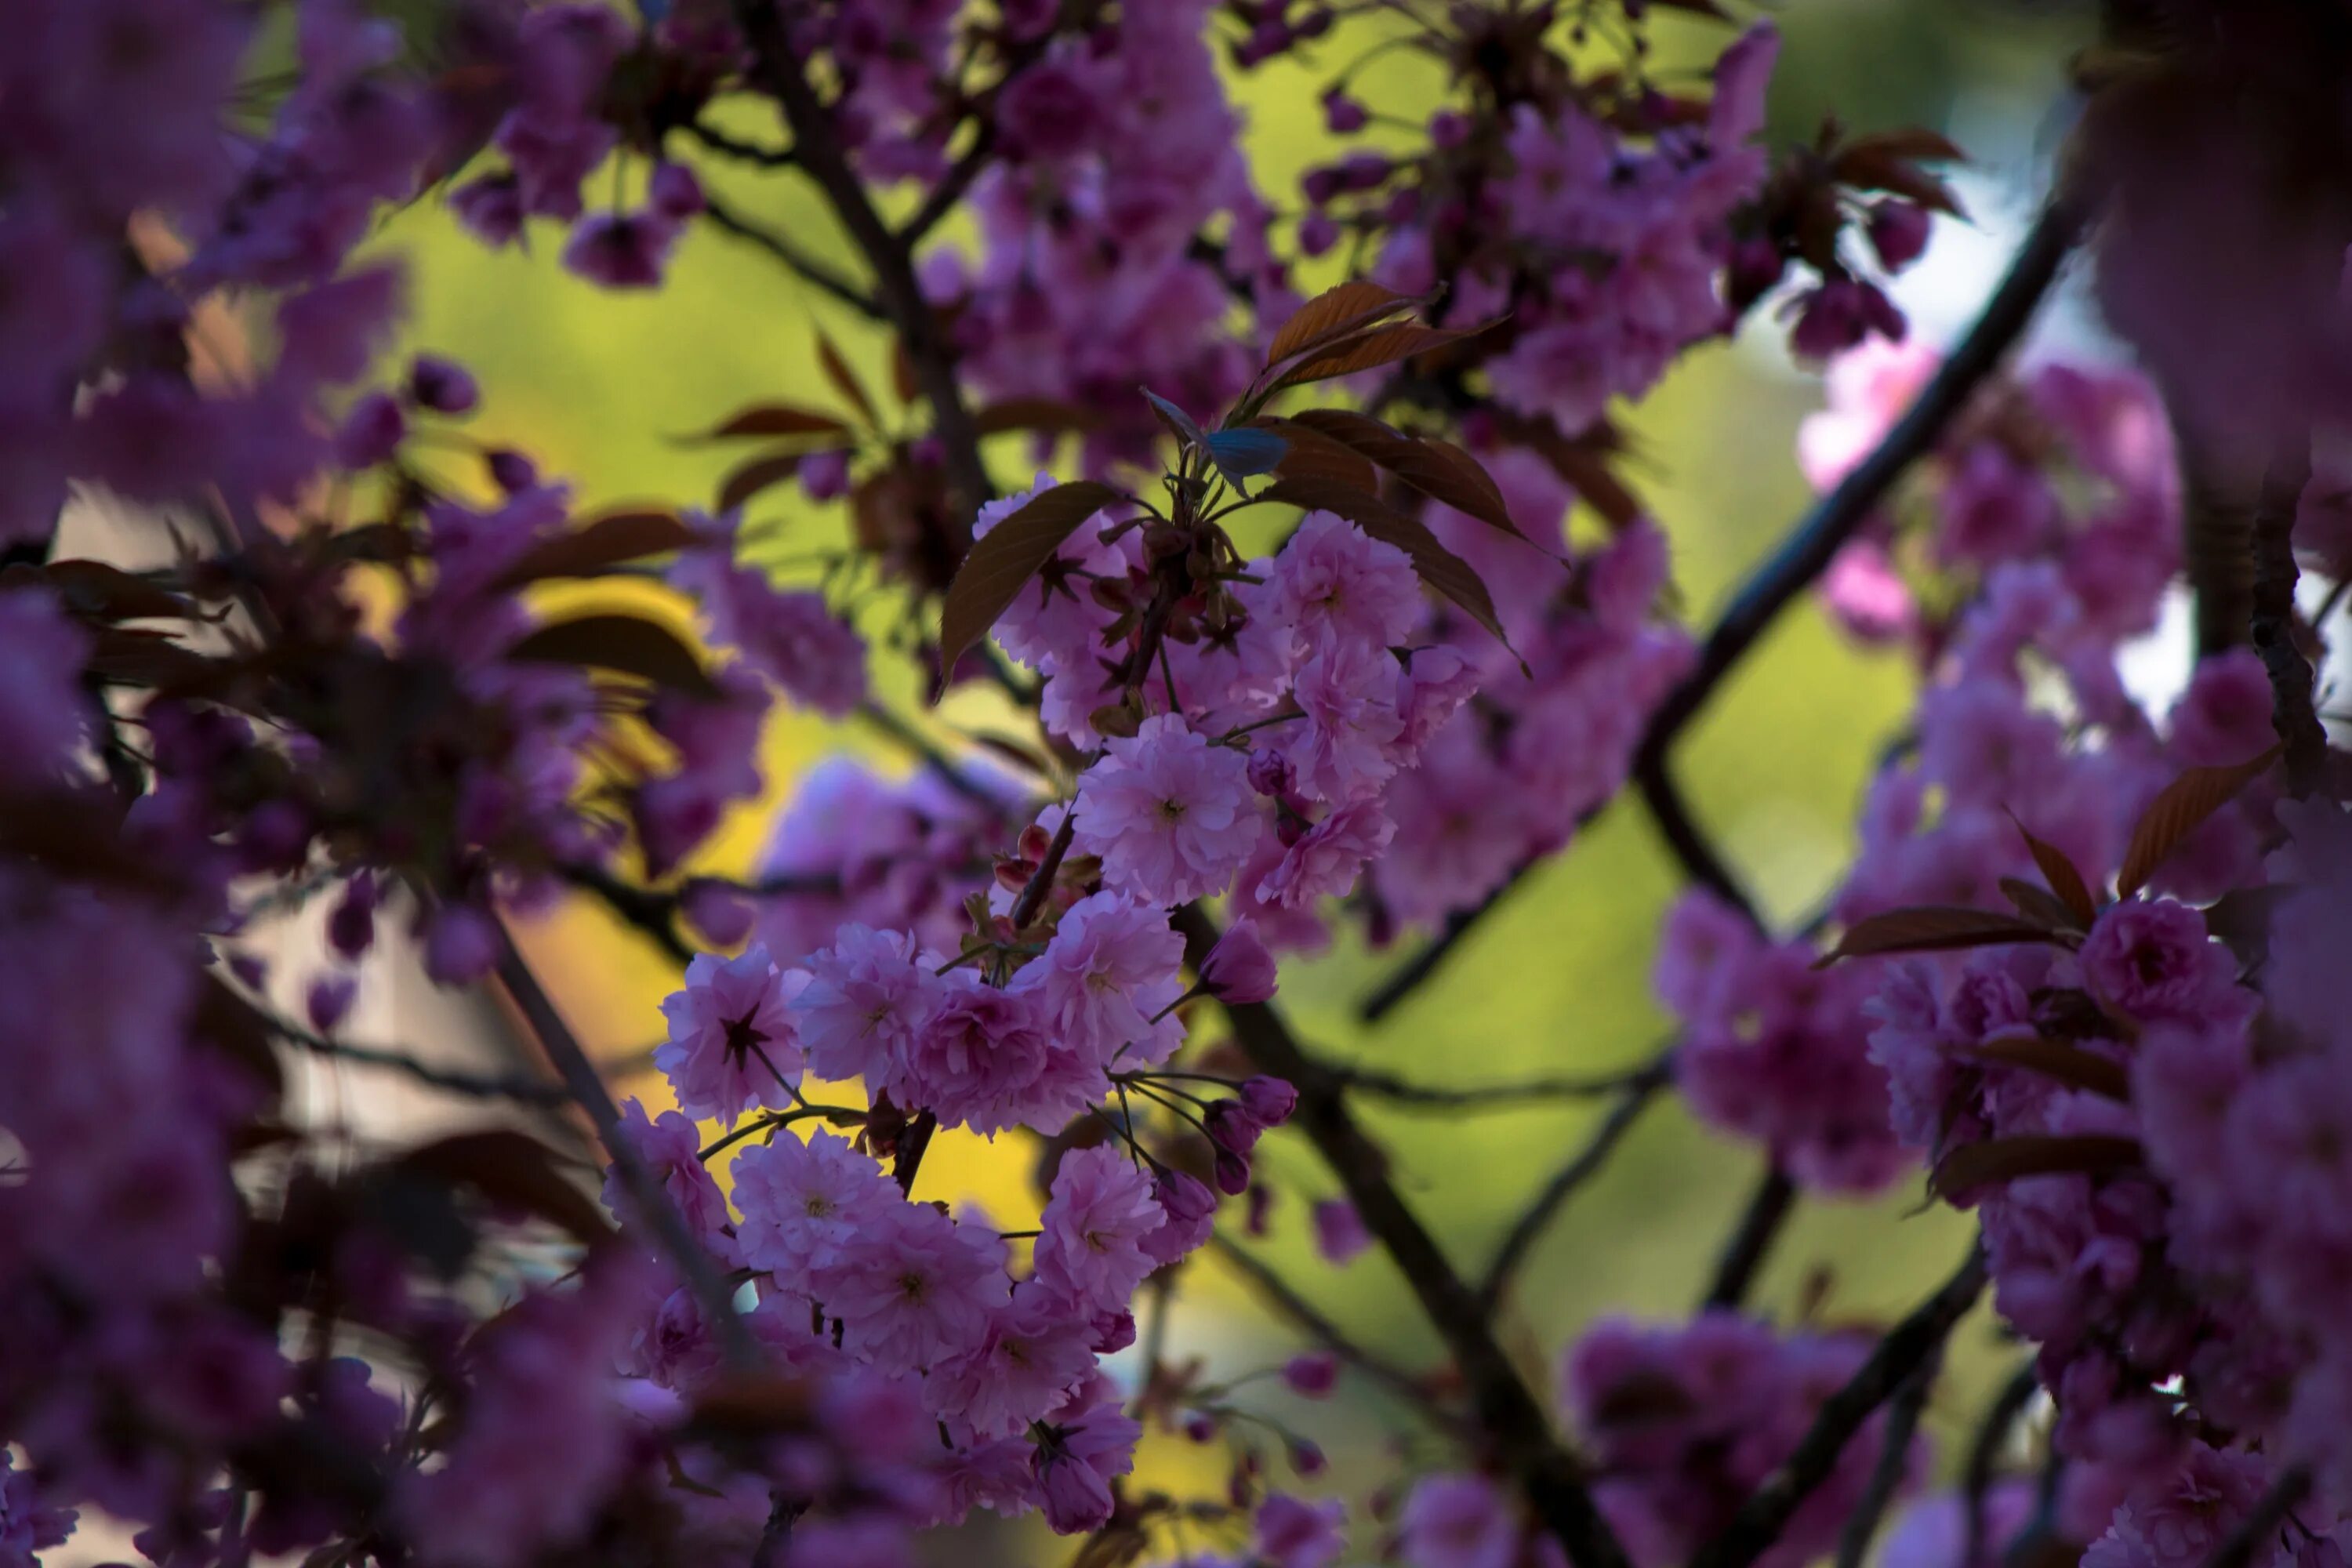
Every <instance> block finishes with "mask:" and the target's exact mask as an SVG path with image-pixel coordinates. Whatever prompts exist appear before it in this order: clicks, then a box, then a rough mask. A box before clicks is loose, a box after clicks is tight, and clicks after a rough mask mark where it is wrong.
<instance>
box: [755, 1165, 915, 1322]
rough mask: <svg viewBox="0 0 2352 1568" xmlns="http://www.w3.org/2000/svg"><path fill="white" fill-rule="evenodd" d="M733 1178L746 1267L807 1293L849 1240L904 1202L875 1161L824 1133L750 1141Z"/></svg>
mask: <svg viewBox="0 0 2352 1568" xmlns="http://www.w3.org/2000/svg"><path fill="white" fill-rule="evenodd" d="M728 1175H729V1179H730V1184H731V1185H732V1187H733V1191H734V1197H735V1206H736V1207H737V1209H739V1210H740V1211H741V1213H742V1216H743V1218H742V1222H741V1223H740V1225H738V1226H736V1230H735V1236H736V1242H737V1245H738V1247H739V1248H740V1252H741V1254H742V1258H743V1261H744V1262H745V1263H746V1264H748V1265H749V1266H751V1268H758V1269H763V1270H765V1271H766V1272H768V1273H771V1274H773V1275H774V1276H775V1277H776V1279H777V1280H778V1282H780V1283H781V1284H782V1285H783V1286H784V1287H785V1288H786V1289H791V1290H794V1291H798V1292H800V1293H803V1294H806V1293H808V1292H809V1291H810V1290H811V1289H813V1286H812V1285H811V1284H810V1281H811V1279H813V1278H814V1276H815V1274H816V1272H817V1270H819V1269H822V1268H828V1267H830V1266H831V1265H832V1264H833V1263H834V1262H835V1260H836V1259H837V1258H839V1256H840V1253H841V1249H842V1247H843V1246H844V1244H845V1243H846V1242H847V1241H848V1240H849V1238H850V1237H852V1236H854V1235H856V1233H857V1232H858V1231H860V1230H862V1229H864V1228H866V1226H870V1225H872V1224H874V1223H876V1221H877V1217H878V1216H879V1215H882V1214H883V1213H885V1212H886V1211H887V1210H888V1209H889V1208H891V1207H892V1206H893V1205H897V1204H898V1203H899V1202H900V1201H901V1200H900V1198H899V1196H898V1190H897V1189H896V1187H895V1186H893V1185H892V1184H891V1182H890V1178H889V1177H888V1176H887V1175H886V1174H885V1173H883V1170H882V1167H881V1166H880V1165H879V1164H878V1163H876V1161H875V1160H874V1158H873V1157H872V1156H871V1155H867V1154H863V1153H860V1152H858V1151H857V1150H856V1149H854V1148H852V1147H851V1146H850V1144H849V1143H848V1142H847V1141H846V1140H845V1139H842V1138H840V1137H838V1136H836V1135H835V1134H834V1133H831V1132H827V1131H824V1130H823V1129H818V1130H817V1131H812V1132H811V1133H810V1134H809V1136H808V1139H807V1141H806V1142H803V1141H802V1140H801V1139H800V1138H798V1137H797V1136H795V1135H794V1134H793V1133H792V1132H791V1131H782V1132H779V1133H778V1134H777V1135H776V1136H775V1137H774V1138H773V1139H772V1140H771V1141H769V1142H765V1143H753V1144H751V1146H750V1147H748V1148H746V1149H744V1150H743V1151H742V1152H740V1153H739V1154H737V1155H736V1156H735V1159H734V1162H733V1163H732V1164H730V1166H729V1168H728Z"/></svg>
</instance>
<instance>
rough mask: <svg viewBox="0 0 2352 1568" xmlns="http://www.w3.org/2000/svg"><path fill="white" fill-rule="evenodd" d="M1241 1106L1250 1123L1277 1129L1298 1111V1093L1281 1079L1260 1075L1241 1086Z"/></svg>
mask: <svg viewBox="0 0 2352 1568" xmlns="http://www.w3.org/2000/svg"><path fill="white" fill-rule="evenodd" d="M1242 1106H1243V1109H1244V1110H1247V1111H1248V1112H1249V1114H1250V1120H1251V1121H1255V1122H1258V1123H1259V1124H1260V1125H1262V1126H1265V1127H1279V1126H1281V1125H1282V1124H1283V1123H1284V1122H1286V1121H1289V1120H1290V1114H1291V1112H1292V1111H1294V1110H1297V1109H1298V1091H1297V1089H1293V1088H1291V1087H1290V1085H1289V1084H1288V1083H1286V1081H1284V1080H1283V1079H1278V1078H1267V1077H1265V1076H1263V1075H1261V1076H1259V1077H1257V1078H1254V1079H1250V1080H1249V1081H1248V1082H1247V1083H1244V1085H1242Z"/></svg>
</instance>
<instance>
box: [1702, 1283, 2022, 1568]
mask: <svg viewBox="0 0 2352 1568" xmlns="http://www.w3.org/2000/svg"><path fill="white" fill-rule="evenodd" d="M1984 1286H1985V1260H1984V1251H1983V1249H1982V1248H1981V1247H1974V1246H1971V1247H1969V1257H1968V1261H1967V1262H1965V1263H1963V1264H1961V1265H1960V1268H1959V1271H1958V1273H1956V1274H1954V1275H1953V1276H1952V1277H1951V1279H1948V1280H1947V1281H1945V1283H1944V1285H1943V1286H1942V1288H1941V1289H1938V1290H1937V1292H1936V1293H1935V1294H1934V1295H1933V1296H1930V1297H1928V1298H1927V1300H1925V1301H1923V1302H1921V1303H1920V1304H1919V1306H1918V1307H1917V1308H1916V1309H1915V1310H1913V1311H1912V1313H1911V1315H1910V1316H1909V1317H1907V1318H1906V1319H1904V1320H1903V1321H1901V1322H1899V1323H1897V1324H1895V1327H1894V1328H1892V1329H1890V1330H1888V1331H1887V1332H1886V1335H1885V1338H1884V1339H1881V1340H1880V1341H1879V1342H1878V1345H1877V1348H1876V1349H1874V1350H1873V1351H1872V1352H1870V1357H1869V1359H1868V1360H1866V1361H1864V1363H1862V1365H1861V1367H1860V1368H1859V1369H1858V1370H1857V1371H1856V1372H1855V1373H1854V1374H1853V1377H1851V1378H1849V1379H1848V1380H1847V1381H1846V1384H1845V1386H1844V1387H1843V1388H1841V1389H1839V1390H1838V1391H1837V1392H1836V1393H1835V1394H1831V1395H1830V1396H1829V1398H1828V1399H1826V1400H1824V1401H1822V1408H1821V1411H1820V1414H1818V1415H1815V1416H1814V1417H1813V1424H1812V1426H1811V1427H1809V1428H1808V1429H1807V1430H1806V1432H1805V1435H1804V1436H1803V1437H1801V1439H1799V1440H1798V1443H1797V1447H1796V1449H1795V1451H1794V1452H1792V1453H1791V1454H1790V1456H1789V1458H1787V1459H1786V1460H1785V1461H1784V1462H1783V1463H1782V1464H1781V1465H1780V1468H1778V1469H1776V1470H1774V1471H1773V1472H1772V1473H1771V1475H1769V1476H1768V1477H1767V1478H1765V1480H1764V1484H1763V1485H1762V1486H1760V1487H1759V1488H1757V1489H1756V1492H1755V1494H1754V1495H1753V1496H1751V1497H1750V1498H1749V1499H1748V1500H1747V1501H1746V1502H1744V1503H1742V1504H1741V1505H1740V1508H1739V1511H1738V1513H1736V1514H1734V1515H1732V1518H1731V1522H1730V1523H1729V1524H1727V1525H1726V1526H1724V1528H1723V1530H1722V1531H1721V1532H1720V1533H1719V1534H1717V1536H1716V1538H1715V1539H1714V1540H1712V1541H1710V1542H1707V1543H1706V1545H1705V1546H1703V1547H1701V1548H1700V1549H1699V1550H1698V1552H1697V1553H1696V1555H1695V1556H1694V1557H1693V1558H1692V1559H1691V1563H1690V1568H1748V1564H1749V1563H1753V1562H1755V1561H1756V1559H1757V1558H1758V1557H1759V1555H1761V1554H1762V1553H1763V1552H1764V1551H1765V1549H1766V1548H1768V1547H1769V1546H1770V1545H1771V1544H1772V1543H1773V1542H1776V1541H1778V1540H1780V1533H1781V1531H1784V1530H1786V1529H1787V1528H1788V1524H1789V1520H1790V1517H1791V1516H1792V1515H1794V1514H1795V1513H1796V1511H1797V1510H1798V1509H1799V1508H1800V1507H1801V1506H1802V1505H1803V1503H1804V1500H1806V1499H1807V1498H1809V1497H1811V1495H1812V1494H1813V1489H1815V1488H1816V1487H1818V1486H1820V1485H1821V1484H1822V1482H1823V1481H1825V1480H1827V1479H1829V1477H1830V1473H1831V1472H1832V1470H1834V1469H1836V1468H1837V1462H1838V1458H1839V1456H1841V1455H1843V1453H1844V1452H1845V1446H1846V1445H1847V1444H1848V1443H1850V1442H1852V1441H1853V1435H1854V1434H1855V1433H1856V1432H1859V1431H1861V1430H1862V1426H1863V1423H1864V1422H1865V1421H1867V1420H1869V1419H1870V1416H1871V1413H1872V1412H1873V1411H1875V1410H1876V1409H1877V1408H1878V1407H1879V1406H1880V1405H1884V1404H1885V1403H1886V1402H1887V1400H1889V1399H1891V1398H1892V1397H1894V1394H1895V1390H1896V1389H1898V1388H1900V1387H1902V1386H1903V1384H1904V1383H1905V1381H1906V1380H1907V1379H1908V1378H1909V1377H1910V1376H1911V1374H1912V1373H1914V1372H1915V1371H1916V1370H1917V1369H1918V1368H1919V1366H1920V1365H1921V1364H1922V1363H1925V1362H1926V1361H1927V1358H1928V1357H1930V1356H1932V1355H1934V1354H1936V1353H1937V1350H1938V1349H1939V1348H1940V1347H1941V1346H1942V1345H1943V1343H1944V1342H1945V1340H1946V1339H1947V1338H1948V1337H1949V1336H1950V1334H1951V1331H1952V1329H1953V1327H1954V1326H1955V1325H1957V1324H1958V1322H1959V1321H1960V1320H1961V1319H1962V1318H1963V1317H1965V1316H1967V1315H1968V1310H1969V1308H1970V1307H1972V1306H1974V1305H1975V1304H1976V1300H1977V1298H1978V1297H1979V1296H1980V1295H1982V1294H1983V1293H1984Z"/></svg>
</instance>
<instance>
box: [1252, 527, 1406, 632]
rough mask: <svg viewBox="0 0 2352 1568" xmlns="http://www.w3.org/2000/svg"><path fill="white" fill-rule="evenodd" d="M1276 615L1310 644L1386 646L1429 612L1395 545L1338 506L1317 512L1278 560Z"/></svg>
mask: <svg viewBox="0 0 2352 1568" xmlns="http://www.w3.org/2000/svg"><path fill="white" fill-rule="evenodd" d="M1272 585H1273V588H1274V591H1275V599H1274V604H1275V613H1276V616H1278V617H1279V618H1281V619H1282V620H1285V621H1287V622H1288V623H1289V624H1290V625H1291V626H1295V627H1296V628H1297V632H1298V635H1299V636H1300V637H1302V638H1304V639H1305V641H1306V643H1307V647H1308V648H1309V649H1310V650H1315V651H1320V650H1324V649H1329V648H1335V647H1336V648H1347V649H1353V650H1362V651H1370V652H1378V651H1379V650H1381V649H1384V648H1388V647H1393V646H1395V645H1397V644H1401V643H1402V642H1403V641H1405V639H1406V638H1407V637H1409V636H1410V635H1411V634H1412V628H1413V627H1414V626H1415V625H1417V624H1418V623H1419V622H1420V620H1421V617H1422V613H1423V603H1424V601H1423V598H1422V595H1421V579H1420V578H1419V577H1418V576H1416V575H1415V574H1414V573H1413V569H1412V560H1411V559H1410V558H1409V557H1408V556H1406V554H1405V552H1403V551H1402V550H1399V549H1398V548H1397V547H1396V546H1395V545H1393V544H1389V543H1386V542H1381V541H1379V540H1374V539H1369V538H1367V537H1365V534H1364V531H1363V530H1361V529H1360V528H1358V527H1357V526H1356V525H1355V524H1354V523H1352V522H1349V521H1347V520H1346V519H1345V518H1343V517H1340V516H1339V515H1338V514H1337V513H1334V512H1328V511H1310V512H1308V513H1307V516H1306V517H1305V518H1304V519H1302V520H1301V521H1300V522H1299V524H1298V531H1297V532H1296V533H1294V534H1292V535H1291V536H1290V540H1289V542H1287V543H1286V544H1285V545H1284V546H1283V547H1282V551H1281V553H1279V554H1277V555H1276V557H1275V558H1274V577H1273V584H1272Z"/></svg>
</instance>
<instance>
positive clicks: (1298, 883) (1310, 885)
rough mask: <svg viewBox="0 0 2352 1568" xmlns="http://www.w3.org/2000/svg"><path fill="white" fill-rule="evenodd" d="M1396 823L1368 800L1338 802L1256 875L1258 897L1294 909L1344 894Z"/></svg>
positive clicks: (1388, 837)
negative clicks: (1349, 803)
mask: <svg viewBox="0 0 2352 1568" xmlns="http://www.w3.org/2000/svg"><path fill="white" fill-rule="evenodd" d="M1395 834H1396V824H1394V823H1392V822H1391V821H1390V820H1389V819H1388V817H1387V816H1384V815H1383V814H1382V813H1381V808H1380V806H1379V805H1377V804H1375V803H1374V802H1371V801H1359V802H1357V803H1356V804H1354V805H1343V806H1340V807H1339V808H1338V809H1337V810H1335V811H1333V812H1332V813H1331V815H1330V816H1327V817H1325V818H1324V819H1323V820H1322V821H1320V822H1318V823H1317V824H1316V825H1315V826H1312V827H1310V828H1308V829H1307V831H1306V832H1305V833H1303V834H1301V835H1299V837H1298V841H1297V843H1295V844H1293V845H1291V846H1290V847H1289V848H1287V849H1286V850H1284V851H1283V854H1282V858H1281V860H1280V861H1279V862H1277V863H1276V866H1275V868H1274V869H1272V870H1271V871H1268V872H1267V873H1266V874H1265V876H1264V877H1262V878H1260V879H1259V880H1258V884H1257V887H1256V889H1255V891H1256V895H1257V897H1258V899H1259V900H1261V901H1262V902H1265V903H1269V904H1274V905H1277V906H1279V907H1280V908H1283V909H1286V910H1295V909H1297V908H1299V907H1301V906H1302V905H1306V904H1311V903H1313V902H1314V901H1315V900H1318V899H1324V898H1343V897H1345V896H1346V895H1347V894H1348V893H1349V892H1350V891H1352V890H1353V889H1354V888H1355V886H1356V876H1357V873H1358V872H1360V870H1361V869H1362V868H1363V865H1364V862H1365V861H1367V860H1369V859H1370V858H1372V857H1373V856H1375V855H1377V854H1379V853H1380V852H1381V850H1383V849H1385V848H1387V847H1388V844H1389V840H1390V839H1391V837H1394V836H1395Z"/></svg>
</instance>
